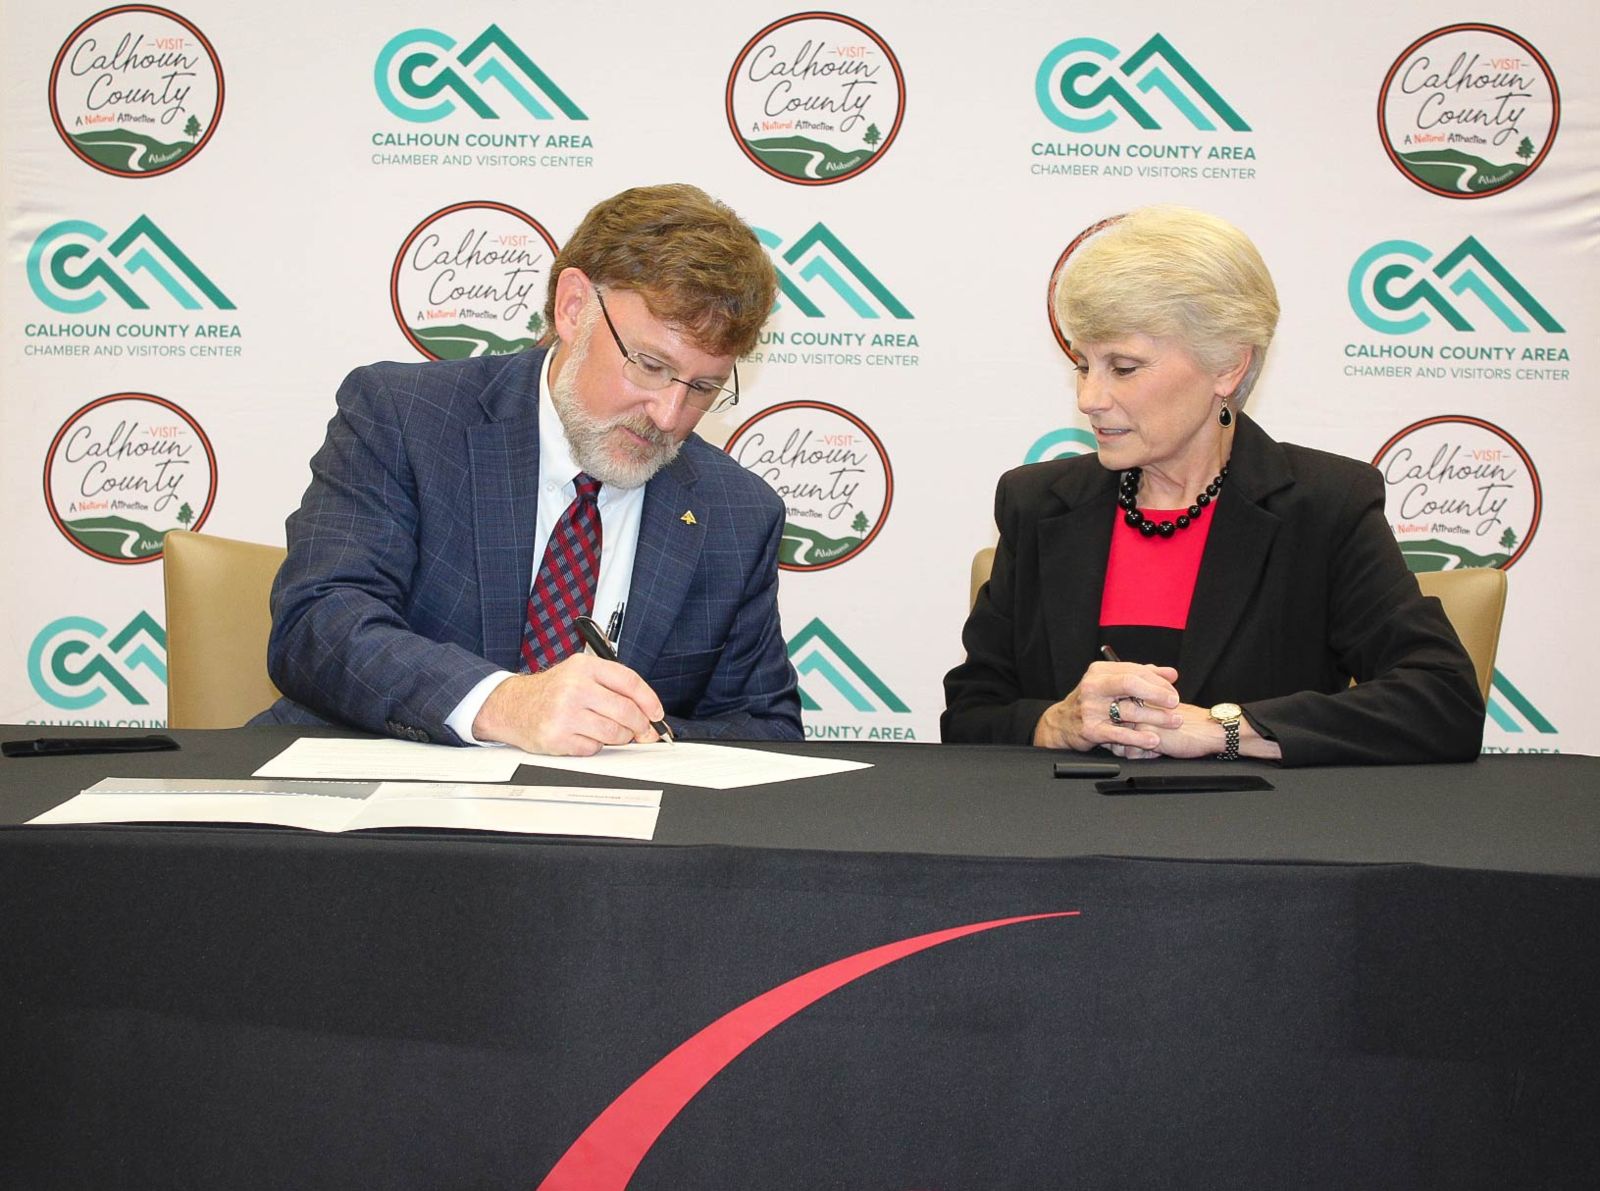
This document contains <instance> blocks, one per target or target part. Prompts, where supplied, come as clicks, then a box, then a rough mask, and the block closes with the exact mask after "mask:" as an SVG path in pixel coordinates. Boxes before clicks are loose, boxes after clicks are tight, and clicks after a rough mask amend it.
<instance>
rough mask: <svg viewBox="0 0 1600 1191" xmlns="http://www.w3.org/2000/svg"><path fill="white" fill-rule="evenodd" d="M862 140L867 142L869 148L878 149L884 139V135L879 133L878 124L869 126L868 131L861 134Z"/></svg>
mask: <svg viewBox="0 0 1600 1191" xmlns="http://www.w3.org/2000/svg"><path fill="white" fill-rule="evenodd" d="M861 139H862V140H864V141H866V142H867V148H869V149H876V148H877V147H878V142H879V141H881V140H882V139H883V133H881V132H879V131H878V126H877V125H876V124H868V125H867V131H866V132H864V133H862V134H861Z"/></svg>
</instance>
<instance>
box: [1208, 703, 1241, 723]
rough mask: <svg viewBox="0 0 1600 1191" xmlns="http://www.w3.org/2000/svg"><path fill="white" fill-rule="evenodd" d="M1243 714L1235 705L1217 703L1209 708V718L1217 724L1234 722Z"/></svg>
mask: <svg viewBox="0 0 1600 1191" xmlns="http://www.w3.org/2000/svg"><path fill="white" fill-rule="evenodd" d="M1243 714H1244V712H1243V711H1241V710H1240V709H1239V705H1238V704H1237V703H1218V704H1216V705H1215V706H1213V707H1212V708H1211V718H1212V719H1214V720H1217V721H1218V722H1221V721H1223V720H1236V719H1238V718H1239V717H1240V716H1242V715H1243Z"/></svg>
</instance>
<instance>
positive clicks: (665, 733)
mask: <svg viewBox="0 0 1600 1191" xmlns="http://www.w3.org/2000/svg"><path fill="white" fill-rule="evenodd" d="M572 623H573V624H574V625H576V626H577V629H578V635H579V636H580V637H582V638H583V640H584V643H585V644H586V645H588V646H589V648H590V649H592V650H594V652H595V655H596V656H597V657H601V658H604V659H605V660H606V661H608V662H614V661H616V660H617V647H616V646H615V645H613V644H611V638H609V637H607V636H606V635H605V634H604V633H602V632H601V631H600V626H599V625H597V624H595V622H594V621H592V620H590V619H589V618H588V617H587V616H580V617H578V618H577V619H576V620H575V621H573V622H572ZM650 726H651V727H652V728H654V729H655V730H656V735H658V736H660V737H661V739H662V740H665V741H666V742H667V743H668V744H675V743H676V741H674V740H673V738H672V729H671V728H669V727H667V721H666V720H651V721H650Z"/></svg>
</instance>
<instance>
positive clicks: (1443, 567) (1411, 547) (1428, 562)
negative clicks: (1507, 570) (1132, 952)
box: [1400, 538, 1511, 574]
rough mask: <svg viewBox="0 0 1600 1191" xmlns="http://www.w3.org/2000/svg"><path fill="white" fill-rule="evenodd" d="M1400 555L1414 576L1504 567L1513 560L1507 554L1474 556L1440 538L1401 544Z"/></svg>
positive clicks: (1466, 550)
mask: <svg viewBox="0 0 1600 1191" xmlns="http://www.w3.org/2000/svg"><path fill="white" fill-rule="evenodd" d="M1400 553H1401V554H1403V555H1405V559H1406V566H1407V567H1409V568H1410V569H1411V572H1412V573H1413V574H1415V573H1416V572H1418V571H1455V570H1460V569H1461V568H1463V567H1502V566H1505V564H1506V562H1507V561H1508V560H1509V559H1510V558H1511V555H1509V554H1505V553H1499V554H1474V553H1473V552H1472V551H1471V550H1468V549H1467V548H1466V547H1465V546H1458V545H1456V543H1454V542H1441V541H1440V540H1439V539H1438V538H1422V539H1413V540H1411V541H1407V542H1401V543H1400Z"/></svg>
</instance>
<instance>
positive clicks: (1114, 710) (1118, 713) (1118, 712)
mask: <svg viewBox="0 0 1600 1191" xmlns="http://www.w3.org/2000/svg"><path fill="white" fill-rule="evenodd" d="M1121 702H1122V700H1121V699H1120V698H1118V699H1113V700H1111V713H1110V714H1111V722H1112V723H1113V724H1120V723H1121V722H1122V708H1121V707H1119V706H1117V705H1118V704H1119V703H1121Z"/></svg>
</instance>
